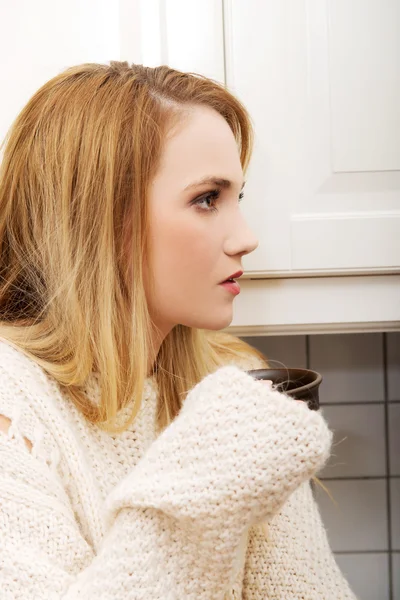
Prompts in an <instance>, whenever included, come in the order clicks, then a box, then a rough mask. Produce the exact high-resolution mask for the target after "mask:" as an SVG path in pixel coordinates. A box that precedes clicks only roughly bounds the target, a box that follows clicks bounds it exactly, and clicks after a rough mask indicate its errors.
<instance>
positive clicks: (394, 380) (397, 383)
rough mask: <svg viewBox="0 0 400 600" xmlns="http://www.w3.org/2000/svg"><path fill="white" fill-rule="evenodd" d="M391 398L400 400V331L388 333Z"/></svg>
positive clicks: (387, 346) (389, 390) (389, 392)
mask: <svg viewBox="0 0 400 600" xmlns="http://www.w3.org/2000/svg"><path fill="white" fill-rule="evenodd" d="M386 348H387V363H388V365H387V370H388V394H389V400H400V332H399V331H390V332H387V333H386Z"/></svg>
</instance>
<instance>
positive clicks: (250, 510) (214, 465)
mask: <svg viewBox="0 0 400 600" xmlns="http://www.w3.org/2000/svg"><path fill="white" fill-rule="evenodd" d="M0 393H1V390H0ZM331 441H332V434H331V432H330V431H329V429H328V427H327V424H326V422H325V420H324V419H323V417H322V416H321V415H320V414H319V413H317V412H314V411H309V410H308V408H307V407H306V406H304V405H301V404H299V403H296V402H293V400H292V399H290V398H289V397H287V396H285V394H283V393H281V392H277V391H275V390H272V389H270V388H269V387H267V386H265V385H263V384H262V383H260V382H259V381H256V380H254V379H253V378H252V377H250V376H249V375H248V374H247V373H245V372H244V371H242V370H240V369H239V368H237V367H235V366H226V367H222V368H220V369H218V370H217V371H216V372H215V373H212V374H210V375H209V376H207V377H206V378H204V379H203V380H202V381H201V382H200V383H199V384H197V386H195V387H194V388H193V389H192V390H191V391H190V392H189V394H188V395H187V397H186V400H185V403H184V405H183V407H182V409H181V411H180V413H179V415H178V416H177V417H176V419H175V420H174V421H173V422H172V423H171V424H170V425H169V426H168V427H167V428H166V429H165V430H164V431H163V432H162V433H161V435H159V437H158V438H157V439H156V440H155V442H153V444H152V445H151V446H150V448H149V449H148V451H147V452H146V454H145V455H144V456H143V458H142V459H141V460H140V462H139V463H138V464H137V465H136V467H135V468H134V469H133V470H132V471H131V472H130V473H129V474H128V476H127V477H126V478H124V479H123V480H122V481H121V482H120V484H119V485H118V486H117V487H116V488H115V489H114V490H113V491H112V493H111V494H110V495H109V496H108V498H107V501H106V506H105V522H106V524H107V531H106V534H105V536H104V538H103V540H102V544H101V547H100V549H99V550H98V551H97V553H96V555H95V554H94V552H93V550H92V548H91V547H90V545H89V544H88V543H87V542H86V541H85V539H84V537H83V534H82V532H81V531H80V527H79V523H78V522H77V520H76V519H75V517H74V514H73V512H72V510H71V508H70V506H69V504H68V502H67V499H66V495H65V492H64V490H63V489H62V485H61V482H60V481H59V480H58V479H57V478H56V476H55V474H54V473H52V472H51V470H50V468H49V467H48V465H46V464H43V463H42V462H40V460H39V459H38V458H37V457H35V456H34V455H32V454H30V453H29V451H28V449H27V447H26V445H25V443H24V441H23V439H19V438H18V436H14V437H13V436H10V435H5V434H1V435H0V477H1V479H0V503H1V511H2V512H1V518H0V537H1V540H2V543H1V545H0V584H1V589H2V598H4V599H5V600H9V599H10V600H11V598H12V599H13V600H16V599H19V598H21V599H22V598H23V599H24V600H30V599H32V600H33V599H35V600H41V599H42V598H43V599H44V598H45V599H46V600H59V599H63V600H72V599H76V598H84V599H85V600H95V599H96V600H109V599H111V598H112V599H113V600H114V599H115V598H118V599H124V600H139V599H140V600H182V599H183V598H185V599H187V600H192V599H193V600H194V599H196V600H222V598H224V595H225V594H226V593H227V592H228V591H229V589H230V586H231V584H232V580H233V576H234V573H233V565H235V562H236V561H237V554H238V549H239V548H240V547H242V546H243V543H244V540H245V539H246V538H247V534H248V530H249V527H250V526H251V525H253V524H257V523H259V522H260V521H264V520H266V519H268V518H271V517H272V516H273V515H274V514H275V513H276V512H277V511H279V509H280V508H281V507H282V506H283V504H284V503H285V501H286V500H287V498H288V497H289V496H290V494H291V493H292V492H293V491H294V490H295V489H296V488H297V487H298V486H299V485H300V484H301V483H302V482H303V481H305V480H307V479H308V478H309V477H310V476H311V475H312V474H313V473H314V471H315V470H316V469H319V468H320V467H321V466H322V465H323V464H324V463H325V461H326V459H327V458H328V455H329V451H330V446H331Z"/></svg>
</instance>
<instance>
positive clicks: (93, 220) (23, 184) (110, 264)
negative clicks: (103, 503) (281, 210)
mask: <svg viewBox="0 0 400 600" xmlns="http://www.w3.org/2000/svg"><path fill="white" fill-rule="evenodd" d="M195 105H204V106H207V107H210V108H212V109H214V110H216V111H217V112H218V113H219V114H220V115H222V116H223V118H224V119H225V120H226V121H227V123H228V124H229V126H230V128H231V130H232V132H233V134H234V136H235V139H236V141H237V144H238V149H239V154H240V160H241V164H242V168H243V170H244V172H245V171H246V169H247V166H248V163H249V160H250V156H251V151H252V143H253V131H252V125H251V120H250V117H249V115H248V113H247V111H246V109H245V107H244V106H243V105H242V104H241V103H240V101H239V100H238V99H236V98H235V97H234V96H233V95H232V94H230V93H229V91H228V90H227V89H226V88H225V87H224V86H223V85H221V84H220V83H218V82H216V81H213V80H211V79H209V78H206V77H203V76H201V75H198V74H193V73H183V72H180V71H177V70H175V69H172V68H169V67H168V66H159V67H156V68H150V67H145V66H143V65H136V64H132V65H129V64H128V63H127V62H116V61H111V62H110V64H109V65H102V64H91V63H90V64H83V65H79V66H74V67H71V68H69V69H66V70H65V71H63V72H62V73H60V74H59V75H57V76H56V77H54V78H53V79H51V80H50V81H48V82H47V83H45V84H44V85H43V86H42V87H41V88H40V89H39V90H38V91H37V92H36V93H35V94H34V95H33V97H32V98H31V99H30V100H29V102H28V103H27V104H26V106H25V107H24V108H23V110H22V111H21V113H20V114H19V115H18V117H17V118H16V120H15V122H14V123H13V125H12V127H11V129H10V131H9V133H8V135H7V137H6V140H5V142H4V157H3V161H2V165H1V170H0V336H1V337H2V338H4V339H6V340H8V341H9V343H11V344H13V345H15V346H16V347H18V348H19V349H21V350H22V351H23V352H24V353H26V354H27V355H28V356H29V357H30V358H32V359H33V360H35V361H36V362H37V363H38V364H39V365H40V366H41V367H42V368H43V369H44V370H45V371H46V372H47V374H48V375H49V376H50V377H52V378H54V380H56V382H57V383H58V384H59V385H60V386H61V388H62V389H63V390H64V391H65V392H66V393H67V394H68V396H69V397H70V399H71V401H72V402H73V403H74V404H75V406H76V407H77V408H78V409H79V410H80V411H81V412H82V413H83V415H84V416H85V418H86V419H87V420H88V421H89V422H91V423H96V424H97V425H98V426H99V427H100V428H102V429H104V430H105V431H109V432H113V433H120V432H122V431H124V430H126V429H127V428H128V427H129V425H130V424H131V423H132V422H133V420H134V419H135V417H136V415H137V413H138V412H139V410H140V404H141V398H142V392H143V388H144V382H145V379H146V377H147V376H148V372H147V368H148V357H149V356H150V355H151V353H152V345H151V344H152V336H151V328H152V323H151V319H150V316H149V313H148V308H147V302H146V296H145V291H144V285H143V275H144V265H145V262H146V259H147V258H148V257H149V256H150V252H151V247H150V246H149V244H148V236H147V231H148V224H147V203H146V197H147V190H148V187H149V184H150V182H151V180H152V177H153V176H154V174H155V172H156V170H157V167H158V164H159V159H160V156H161V152H162V149H163V143H164V141H165V138H166V135H167V134H168V132H169V131H170V130H171V128H172V127H173V126H174V124H176V123H177V122H178V121H179V120H180V119H182V115H183V114H184V113H185V112H186V111H187V110H188V109H190V108H191V107H192V106H195ZM244 354H247V355H248V356H253V357H255V358H257V360H259V363H258V365H257V366H258V367H259V368H261V367H262V366H265V367H268V363H267V361H266V360H265V357H263V355H262V354H261V353H259V352H258V351H257V350H256V349H254V348H252V347H251V346H249V345H248V344H246V343H245V342H244V341H241V340H239V339H238V338H235V337H234V336H230V335H228V334H225V333H222V332H209V331H204V330H199V329H193V328H189V327H186V326H184V325H177V326H176V327H175V328H174V329H173V330H172V331H171V332H170V334H169V335H168V336H167V337H166V338H165V340H164V341H163V343H162V346H161V348H160V350H159V352H158V355H157V357H156V361H155V363H154V368H153V372H152V374H154V375H155V378H156V381H157V384H158V389H159V400H158V402H159V405H158V419H157V426H158V428H159V430H160V431H161V430H162V429H163V428H165V427H166V426H167V425H168V424H169V423H170V422H171V421H172V420H173V419H174V418H175V416H176V415H177V414H178V412H179V410H180V408H181V406H182V402H183V400H184V397H185V396H186V394H187V393H188V391H189V390H190V389H191V388H192V387H194V385H196V383H198V382H199V381H200V380H201V379H203V377H205V376H206V375H207V374H209V373H211V372H213V371H215V370H216V369H217V368H218V367H219V366H222V365H223V364H226V363H227V362H230V361H235V360H236V359H237V360H242V359H243V355H244ZM94 371H96V372H97V373H98V376H99V383H100V389H101V398H100V401H99V403H98V404H93V403H91V402H90V400H89V398H88V397H87V395H85V393H84V387H85V384H86V382H87V379H88V377H89V375H90V374H91V373H92V372H94ZM128 405H129V406H130V405H131V406H132V412H131V413H130V416H129V419H128V421H127V422H125V423H124V424H123V425H120V426H118V425H117V423H116V416H117V413H118V412H119V410H120V409H121V408H123V407H125V406H128Z"/></svg>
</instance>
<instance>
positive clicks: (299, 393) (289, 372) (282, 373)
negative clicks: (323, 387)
mask: <svg viewBox="0 0 400 600" xmlns="http://www.w3.org/2000/svg"><path fill="white" fill-rule="evenodd" d="M247 373H248V374H249V375H251V376H252V377H253V378H254V379H268V380H270V381H272V385H273V386H274V387H275V388H276V389H277V390H278V391H280V392H284V393H285V394H287V395H288V396H291V397H292V398H293V399H295V400H302V401H304V402H307V405H308V408H309V409H310V410H318V409H319V386H320V384H321V381H322V375H321V374H320V373H318V372H317V371H311V370H310V369H297V368H291V367H290V368H286V369H252V370H250V371H247Z"/></svg>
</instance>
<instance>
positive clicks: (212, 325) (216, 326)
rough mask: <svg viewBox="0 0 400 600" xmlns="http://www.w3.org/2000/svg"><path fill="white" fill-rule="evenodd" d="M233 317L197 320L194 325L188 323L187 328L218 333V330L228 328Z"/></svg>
mask: <svg viewBox="0 0 400 600" xmlns="http://www.w3.org/2000/svg"><path fill="white" fill-rule="evenodd" d="M232 319H233V316H232V314H230V315H225V316H222V315H221V317H220V318H219V319H218V318H216V317H214V318H213V319H204V320H200V319H199V320H198V321H196V322H195V323H193V322H192V323H190V325H189V327H195V328H196V329H208V330H210V331H219V330H220V329H225V327H229V325H230V324H231V323H232Z"/></svg>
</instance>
